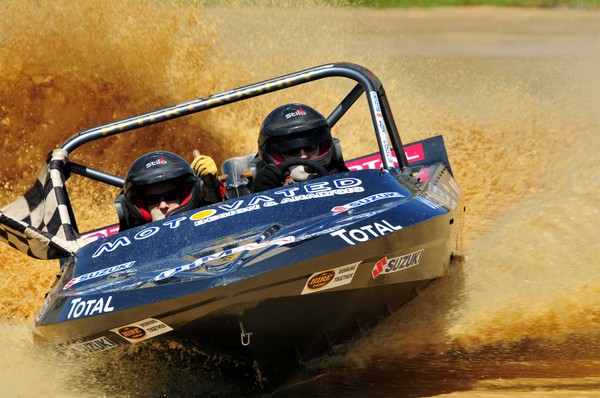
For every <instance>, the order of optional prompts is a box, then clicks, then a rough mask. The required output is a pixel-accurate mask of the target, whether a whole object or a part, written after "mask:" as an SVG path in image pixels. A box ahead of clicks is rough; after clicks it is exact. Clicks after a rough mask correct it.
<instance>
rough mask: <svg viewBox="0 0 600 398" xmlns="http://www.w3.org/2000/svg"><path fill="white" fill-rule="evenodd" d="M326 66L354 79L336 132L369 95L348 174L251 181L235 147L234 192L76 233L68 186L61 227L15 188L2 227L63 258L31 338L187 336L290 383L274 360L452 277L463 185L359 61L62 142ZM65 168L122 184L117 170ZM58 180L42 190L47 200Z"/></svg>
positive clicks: (104, 344) (127, 340) (283, 85)
mask: <svg viewBox="0 0 600 398" xmlns="http://www.w3.org/2000/svg"><path fill="white" fill-rule="evenodd" d="M329 78H344V79H350V80H351V81H354V83H355V85H354V86H353V88H352V90H351V91H350V92H349V93H348V94H347V95H346V96H345V97H344V98H342V99H341V102H340V103H339V105H338V106H337V107H336V108H335V109H333V111H332V112H331V113H330V115H329V116H328V118H327V120H328V123H329V125H330V126H331V127H332V130H334V127H335V125H336V124H337V122H338V121H339V120H340V119H341V118H342V117H343V116H344V115H345V114H346V112H347V111H348V110H349V109H350V108H351V107H352V106H353V105H354V103H355V102H356V101H357V100H358V99H359V98H361V97H362V96H363V94H365V97H366V100H367V103H368V109H369V115H368V117H370V119H371V121H372V124H373V139H374V140H376V141H377V144H378V147H379V153H375V154H365V156H363V157H360V158H357V159H353V160H350V161H346V162H345V163H346V166H347V167H348V169H349V170H350V171H346V172H341V173H336V174H333V175H327V174H325V173H321V174H322V175H321V176H319V177H318V178H314V179H310V180H307V181H303V182H297V183H295V184H292V185H288V186H284V187H281V188H276V189H271V190H268V191H264V192H259V193H250V191H249V190H248V184H249V183H250V182H251V180H252V173H248V171H247V170H251V169H252V168H251V162H250V160H251V159H252V158H253V156H254V154H249V155H245V154H241V156H239V157H235V158H231V159H229V160H227V161H226V162H224V164H223V167H222V169H223V170H222V172H223V175H224V178H225V184H226V186H227V192H228V197H229V198H228V200H226V201H224V202H222V203H217V204H214V205H210V206H205V207H202V208H198V209H193V210H190V211H187V212H185V213H182V214H178V215H177V216H173V217H171V218H166V219H165V220H161V221H155V222H151V223H148V224H145V225H142V226H139V227H136V228H132V229H128V230H125V231H118V226H107V227H102V228H100V229H98V230H95V231H91V232H88V233H85V234H80V233H79V231H77V228H76V223H75V222H74V217H73V213H72V211H71V209H70V203H69V202H68V200H67V199H65V198H63V197H62V196H61V195H60V194H59V195H58V196H57V199H56V198H52V199H53V200H55V201H56V202H57V203H58V204H59V207H60V206H64V208H63V209H64V211H58V212H57V214H58V215H56V216H54V215H51V216H48V215H46V218H45V219H44V220H48V219H49V218H51V219H53V220H54V219H56V218H60V220H61V222H60V223H54V224H53V223H51V222H45V221H44V222H40V223H37V224H35V223H34V221H33V220H35V219H36V217H31V216H29V217H19V216H18V215H19V212H15V211H14V209H16V208H17V207H18V204H19V200H17V202H15V203H13V204H11V205H9V206H6V207H5V208H3V209H2V213H1V218H0V224H1V225H0V227H1V228H2V229H1V233H0V239H2V240H4V241H6V242H8V243H9V244H12V245H13V246H15V247H16V248H18V249H20V250H22V251H24V252H27V253H28V254H30V255H33V256H35V257H38V258H55V257H60V258H61V272H60V275H59V276H58V278H57V280H56V282H55V283H54V285H53V286H52V288H51V290H50V292H49V293H48V295H47V298H46V301H45V302H44V304H43V306H42V309H41V311H40V313H39V314H38V316H37V318H36V321H35V334H36V337H37V338H39V339H40V340H41V341H44V342H47V343H50V344H56V345H60V347H62V348H63V349H65V350H69V351H74V352H78V353H92V352H99V351H104V350H108V349H112V348H115V347H117V346H119V345H127V344H138V343H141V342H144V341H148V340H156V339H163V340H174V341H180V342H185V343H186V344H194V345H197V346H198V347H201V348H202V349H203V350H205V351H207V352H214V353H219V354H226V355H229V356H232V357H234V358H240V360H243V361H250V363H253V362H254V361H256V364H257V366H258V367H259V368H261V369H263V370H264V372H263V373H264V374H266V376H267V377H272V378H273V379H275V378H278V379H283V378H285V374H284V372H287V370H284V369H287V368H284V367H281V366H279V364H281V363H284V362H288V363H295V364H298V363H302V362H303V361H306V360H308V359H311V358H314V357H316V356H319V355H321V354H322V353H323V352H325V351H326V350H327V349H328V348H330V347H332V346H334V345H335V344H337V343H339V342H341V341H344V340H345V339H347V338H349V337H351V336H354V335H356V334H357V332H360V331H361V330H364V329H366V328H367V327H369V326H372V325H373V324H375V323H376V322H377V321H379V320H380V319H381V318H382V317H383V316H385V315H386V314H389V313H391V312H393V311H394V310H395V309H397V308H399V307H401V306H402V305H403V304H405V303H406V302H407V301H409V300H410V299H411V298H412V297H414V295H415V294H416V292H417V291H418V290H419V289H420V288H422V287H424V286H425V285H427V283H429V282H430V281H431V280H433V279H435V278H439V277H442V276H444V275H445V274H446V273H447V271H448V268H449V266H450V264H451V262H452V259H453V256H455V254H456V253H454V252H453V249H454V247H455V245H454V243H455V241H454V239H455V235H456V232H457V231H456V229H457V228H458V225H459V224H460V223H457V222H456V217H457V215H458V214H457V212H458V208H459V202H460V199H461V192H460V189H459V188H458V186H457V184H456V182H455V180H454V177H453V174H452V170H451V168H450V164H449V161H448V156H447V153H446V150H445V146H444V142H443V139H442V137H441V136H436V137H431V138H428V139H425V140H422V141H419V142H415V143H411V144H408V145H403V143H402V141H401V139H400V135H399V133H398V131H397V127H396V125H395V122H394V118H393V116H392V112H391V109H390V106H389V103H388V100H387V97H386V95H385V91H384V89H383V85H382V84H381V82H380V81H379V80H378V79H377V77H376V76H375V75H374V74H373V73H372V72H370V71H369V70H367V69H365V68H363V67H361V66H358V65H355V64H349V63H334V64H328V65H322V66H318V67H314V68H310V69H306V70H303V71H299V72H296V73H292V74H289V75H284V76H280V77H277V78H274V79H271V80H268V81H264V82H259V83H255V84H251V85H248V86H244V87H240V88H237V89H234V90H230V91H227V92H223V93H218V94H214V95H211V96H209V97H206V98H201V99H198V100H195V101H191V102H187V103H183V104H179V105H175V106H172V107H169V108H165V109H161V110H158V111H155V112H151V113H147V114H143V115H139V116H135V117H131V118H128V119H125V120H122V121H118V122H114V123H110V124H107V125H103V126H99V127H96V128H93V129H90V130H85V131H82V132H80V133H78V134H76V135H75V136H73V137H71V138H70V139H69V140H68V141H67V142H65V143H64V144H63V145H62V147H61V148H62V149H63V150H64V151H66V152H67V153H69V154H72V153H73V152H74V151H75V150H76V149H77V148H79V147H81V146H83V145H86V144H88V143H90V142H93V141H95V140H98V139H102V138H105V137H109V136H112V135H116V134H122V133H125V132H128V131H132V130H136V129H139V128H143V127H146V126H149V125H152V124H156V123H163V122H167V121H168V120H171V119H175V118H179V117H184V116H187V115H191V114H194V113H198V112H203V111H206V110H208V109H212V108H215V107H221V106H226V105H227V104H231V103H233V102H238V101H243V100H244V101H245V100H250V99H251V98H253V97H256V96H260V95H265V94H268V93H270V92H274V91H278V90H282V89H287V88H289V87H294V86H297V85H301V84H309V83H313V82H315V81H317V80H321V79H329ZM337 150H340V151H341V149H339V148H337ZM71 156H72V155H71ZM340 157H341V153H340ZM294 165H296V164H294V163H286V164H283V165H282V168H291V167H292V166H294ZM66 167H68V168H69V170H68V171H70V173H73V174H79V175H82V176H85V177H89V178H92V179H95V180H97V181H100V182H103V183H106V184H110V185H113V186H117V187H122V186H123V179H122V178H121V177H118V176H114V175H110V174H108V173H104V172H102V171H99V170H96V169H92V168H90V167H88V166H84V165H80V164H77V163H73V162H71V163H69V164H67V166H66ZM64 172H65V171H64V170H61V164H60V163H59V162H55V163H52V161H51V162H50V166H49V168H48V170H47V176H46V178H45V180H44V179H42V178H41V179H40V184H41V185H42V186H46V187H52V188H56V187H57V186H58V191H60V190H61V189H65V192H66V188H64V187H63V186H62V185H61V184H60V178H59V177H60V175H61V174H60V173H64ZM42 180H43V181H42ZM38 189H39V186H38ZM51 191H55V189H52V190H49V189H47V188H46V189H44V190H43V192H45V195H46V196H45V199H46V200H49V197H48V195H50V192H51ZM31 196H32V195H29V196H27V195H26V197H28V198H29V199H30V198H31ZM61 198H62V199H61ZM31 208H32V206H29V209H31ZM11 211H13V213H11ZM52 217H54V218H52ZM54 225H55V226H54ZM270 375H272V376H270Z"/></svg>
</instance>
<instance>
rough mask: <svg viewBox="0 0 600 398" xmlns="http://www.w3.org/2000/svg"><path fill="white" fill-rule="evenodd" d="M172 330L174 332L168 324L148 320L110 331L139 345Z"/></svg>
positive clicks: (151, 319) (156, 320)
mask: <svg viewBox="0 0 600 398" xmlns="http://www.w3.org/2000/svg"><path fill="white" fill-rule="evenodd" d="M171 330H173V328H172V327H170V326H169V325H167V324H166V323H164V322H162V321H160V320H158V319H154V318H148V319H144V320H143V321H139V322H136V323H131V324H129V325H124V326H121V327H118V328H116V329H111V330H110V331H111V332H115V333H116V334H118V335H119V336H121V337H123V338H124V339H125V340H127V341H129V342H130V343H138V342H140V341H143V340H148V339H149V338H152V337H156V336H159V335H161V334H165V333H167V332H170V331H171Z"/></svg>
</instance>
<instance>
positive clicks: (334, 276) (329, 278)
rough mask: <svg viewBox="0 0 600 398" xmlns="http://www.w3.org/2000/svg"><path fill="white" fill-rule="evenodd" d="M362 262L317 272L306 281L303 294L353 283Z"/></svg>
mask: <svg viewBox="0 0 600 398" xmlns="http://www.w3.org/2000/svg"><path fill="white" fill-rule="evenodd" d="M360 263H361V262H360V261H358V262H356V263H352V264H347V265H343V266H341V267H337V268H333V269H329V270H326V271H321V272H315V273H314V274H312V275H311V276H310V278H308V280H307V281H306V284H305V285H304V289H303V290H302V293H301V294H310V293H315V292H318V291H321V290H327V289H332V288H334V287H338V286H343V285H347V284H349V283H351V282H352V279H353V278H354V274H355V272H356V269H357V268H358V265H359V264H360Z"/></svg>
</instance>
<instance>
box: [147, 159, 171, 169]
mask: <svg viewBox="0 0 600 398" xmlns="http://www.w3.org/2000/svg"><path fill="white" fill-rule="evenodd" d="M159 164H167V160H166V159H165V158H162V157H161V158H158V159H156V160H155V161H153V162H148V163H146V168H147V169H149V168H150V167H152V166H158V165H159Z"/></svg>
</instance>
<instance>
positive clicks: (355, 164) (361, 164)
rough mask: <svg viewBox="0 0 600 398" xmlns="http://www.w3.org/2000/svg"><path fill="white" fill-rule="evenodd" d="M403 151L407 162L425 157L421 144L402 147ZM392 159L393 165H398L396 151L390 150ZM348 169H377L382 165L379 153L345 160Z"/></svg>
mask: <svg viewBox="0 0 600 398" xmlns="http://www.w3.org/2000/svg"><path fill="white" fill-rule="evenodd" d="M404 153H405V154H406V158H407V159H408V163H414V162H417V161H421V160H424V159H425V152H424V151H423V145H422V144H420V143H419V144H413V145H408V146H405V147H404ZM392 161H393V165H394V166H398V158H396V153H395V152H394V151H393V150H392ZM346 167H348V169H350V170H352V171H355V170H379V169H381V167H382V163H381V155H380V154H378V153H377V154H373V155H369V156H365V157H362V158H359V159H354V160H351V161H349V162H346Z"/></svg>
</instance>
